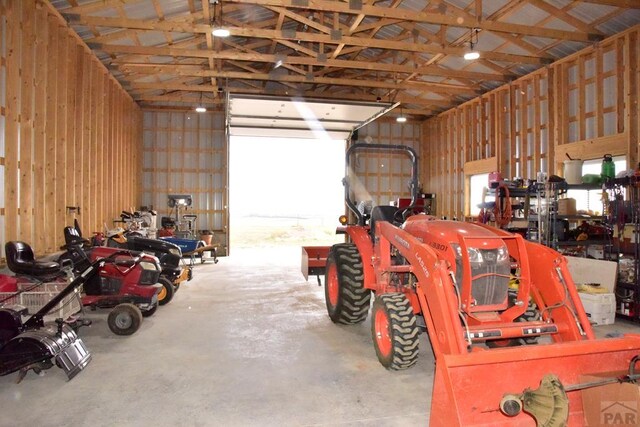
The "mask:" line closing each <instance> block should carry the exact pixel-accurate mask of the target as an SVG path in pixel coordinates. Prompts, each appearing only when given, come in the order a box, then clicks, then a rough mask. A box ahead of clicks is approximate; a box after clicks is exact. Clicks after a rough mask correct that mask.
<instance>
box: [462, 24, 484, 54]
mask: <svg viewBox="0 0 640 427" xmlns="http://www.w3.org/2000/svg"><path fill="white" fill-rule="evenodd" d="M478 32H479V30H478V29H477V28H472V29H471V37H470V38H469V50H468V51H467V52H465V54H464V59H466V60H467V61H473V60H475V59H478V58H480V52H478V51H477V50H475V49H474V46H477V45H478Z"/></svg>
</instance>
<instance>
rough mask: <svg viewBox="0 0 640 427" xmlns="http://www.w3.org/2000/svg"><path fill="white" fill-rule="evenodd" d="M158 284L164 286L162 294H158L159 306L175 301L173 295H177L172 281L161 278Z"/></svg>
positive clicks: (161, 290)
mask: <svg viewBox="0 0 640 427" xmlns="http://www.w3.org/2000/svg"><path fill="white" fill-rule="evenodd" d="M158 283H160V284H161V285H162V289H160V292H159V293H158V304H160V305H165V304H169V302H171V300H172V299H173V294H174V293H175V289H174V287H173V283H171V280H169V279H167V278H166V277H160V278H159V279H158Z"/></svg>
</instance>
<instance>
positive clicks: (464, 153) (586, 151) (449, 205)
mask: <svg viewBox="0 0 640 427" xmlns="http://www.w3.org/2000/svg"><path fill="white" fill-rule="evenodd" d="M639 37H640V26H636V27H633V28H631V29H629V30H627V31H625V32H623V33H620V34H618V35H616V36H613V37H610V38H608V39H606V40H603V41H601V42H599V43H598V44H596V45H594V46H593V47H590V48H587V49H584V50H582V51H580V52H577V53H575V54H573V55H571V56H569V57H567V58H564V59H562V60H560V61H557V62H555V63H553V64H551V65H549V66H548V67H546V68H543V69H540V70H538V71H535V72H533V73H531V74H529V75H527V76H524V77H522V78H520V79H518V80H515V81H513V82H511V83H509V84H506V85H504V86H501V87H499V88H497V89H495V90H493V91H491V92H488V93H486V94H484V95H482V96H480V97H478V98H476V99H473V100H471V101H469V102H466V103H465V104H462V105H460V106H459V107H456V108H454V109H451V110H449V111H446V112H444V113H442V114H440V115H438V116H437V117H434V118H432V119H429V120H427V121H426V122H425V123H424V125H423V140H422V146H423V153H424V156H423V165H424V167H423V168H422V169H423V171H424V172H423V182H424V184H425V185H424V187H425V191H428V192H433V193H436V195H437V197H439V202H438V211H437V214H438V215H443V216H447V217H458V218H462V217H464V216H465V215H467V214H468V212H469V206H468V201H467V197H468V196H466V193H468V189H467V190H466V188H468V178H469V176H471V175H473V174H478V173H486V172H491V171H494V170H498V171H500V172H502V174H503V176H504V177H505V178H517V177H519V178H523V179H525V180H526V179H535V178H536V175H537V172H539V171H543V172H546V173H548V174H558V175H562V172H563V171H562V163H563V161H564V160H565V159H567V155H569V156H571V157H572V158H580V159H584V160H588V159H595V158H601V157H602V156H603V155H604V154H607V153H610V154H613V155H625V156H626V158H627V164H628V165H630V167H635V165H637V162H638V150H639V145H638V127H639V122H640V113H639V112H638V95H639V92H640V88H639V85H638V80H640V64H639V61H640V60H639V58H638V57H639V55H638V38H639Z"/></svg>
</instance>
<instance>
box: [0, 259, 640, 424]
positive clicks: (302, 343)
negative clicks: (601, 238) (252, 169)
mask: <svg viewBox="0 0 640 427" xmlns="http://www.w3.org/2000/svg"><path fill="white" fill-rule="evenodd" d="M299 252H300V249H299V248H297V247H296V248H289V249H287V248H277V249H266V250H265V249H262V250H260V251H258V250H241V251H240V250H237V251H235V253H234V254H233V255H232V256H231V257H228V258H222V259H221V260H220V263H219V264H217V265H213V264H205V265H198V266H196V271H195V278H194V280H193V281H191V282H189V283H188V284H186V285H185V286H183V287H182V288H181V289H180V291H179V292H178V293H177V294H176V296H175V299H174V300H173V301H172V302H171V303H170V304H169V305H166V306H164V307H161V308H160V309H159V310H158V312H157V313H156V314H155V315H154V316H153V317H151V318H148V319H145V321H144V323H143V325H142V328H141V330H140V331H138V333H136V334H135V335H133V336H131V337H118V336H115V335H113V334H111V333H110V332H109V330H108V328H107V325H106V313H101V314H95V313H93V314H91V315H90V317H91V318H92V319H93V320H94V324H93V325H92V326H91V327H90V328H85V329H83V330H81V337H82V338H83V340H84V341H85V343H86V345H87V346H88V347H89V349H90V350H91V352H92V354H93V361H92V362H91V363H90V364H89V366H88V367H87V368H86V369H85V370H84V371H83V372H81V373H80V374H79V375H78V376H77V377H76V378H74V379H73V380H72V381H70V382H66V381H65V380H66V377H65V376H64V373H63V372H62V370H60V369H57V368H53V369H51V370H49V371H47V372H46V373H45V375H44V376H37V375H35V374H33V373H30V374H29V375H28V376H27V377H26V378H25V379H24V380H23V381H22V383H20V384H14V381H15V379H16V374H13V375H10V376H7V377H1V378H0V426H9V425H18V426H32V425H33V426H35V425H37V426H68V425H73V426H89V425H91V426H115V425H117V426H146V425H154V426H165V425H166V426H169V425H170V426H176V425H179V426H270V425H273V426H282V425H292V426H329V425H331V426H335V425H343V426H407V425H426V424H427V422H428V419H429V404H430V400H431V399H430V396H431V390H432V381H433V366H434V365H433V356H432V354H431V349H430V347H429V343H428V341H427V339H426V336H425V334H423V335H422V338H421V339H422V342H421V347H420V360H419V362H418V364H417V365H416V366H415V367H414V368H412V369H410V370H408V371H403V372H389V371H386V370H385V369H384V368H382V367H381V365H379V363H378V361H377V359H376V356H375V351H374V349H373V345H372V343H371V335H370V330H369V328H370V326H369V321H368V320H367V321H366V322H365V323H364V324H362V325H357V326H344V327H340V326H336V325H334V324H332V323H331V321H330V320H329V319H328V317H327V315H326V309H325V306H324V293H323V289H322V288H321V287H318V286H317V284H316V282H315V279H312V280H310V281H309V282H308V283H307V282H305V281H304V279H303V278H302V276H301V274H300V271H299V256H300V255H299ZM616 331H620V332H630V331H633V332H640V329H639V328H638V327H636V326H634V325H631V324H628V323H617V324H616V325H614V326H608V327H602V328H597V333H598V335H601V336H603V335H604V334H606V333H610V332H616Z"/></svg>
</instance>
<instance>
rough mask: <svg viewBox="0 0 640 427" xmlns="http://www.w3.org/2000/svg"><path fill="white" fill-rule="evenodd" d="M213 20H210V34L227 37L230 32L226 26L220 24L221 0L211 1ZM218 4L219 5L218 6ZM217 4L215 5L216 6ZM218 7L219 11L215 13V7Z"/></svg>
mask: <svg viewBox="0 0 640 427" xmlns="http://www.w3.org/2000/svg"><path fill="white" fill-rule="evenodd" d="M212 5H213V22H212V25H211V27H212V29H211V34H212V35H213V36H214V37H229V36H230V35H231V32H230V31H229V29H228V28H226V27H225V26H224V25H222V1H221V0H215V1H214V2H213V3H212ZM218 5H219V6H218ZM216 6H217V7H216ZM218 8H219V9H220V13H219V14H218V13H216V9H218Z"/></svg>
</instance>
